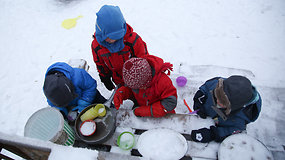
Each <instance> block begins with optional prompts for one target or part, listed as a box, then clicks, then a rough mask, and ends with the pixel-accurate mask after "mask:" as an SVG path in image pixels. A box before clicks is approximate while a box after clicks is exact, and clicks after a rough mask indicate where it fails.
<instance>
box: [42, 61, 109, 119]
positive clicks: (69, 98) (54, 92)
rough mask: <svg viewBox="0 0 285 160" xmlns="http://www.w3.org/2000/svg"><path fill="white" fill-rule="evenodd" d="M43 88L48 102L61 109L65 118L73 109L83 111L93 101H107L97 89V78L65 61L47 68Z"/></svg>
mask: <svg viewBox="0 0 285 160" xmlns="http://www.w3.org/2000/svg"><path fill="white" fill-rule="evenodd" d="M43 90H44V94H45V96H46V97H47V102H48V104H49V105H50V106H51V107H55V108H57V109H59V110H60V111H61V112H62V113H63V115H64V117H65V118H69V116H68V115H69V113H74V112H72V111H76V112H81V111H82V110H83V109H84V108H85V107H87V106H89V105H90V104H92V103H95V102H96V103H104V102H105V101H106V99H105V98H104V97H103V96H102V95H101V94H100V92H99V91H98V90H97V82H96V80H95V79H93V78H92V77H91V76H90V75H89V74H88V72H87V71H85V70H84V69H81V68H72V67H71V66H70V65H68V64H66V63H64V62H57V63H55V64H53V65H51V66H50V67H49V68H48V69H47V72H46V75H45V81H44V86H43ZM70 118H71V117H70Z"/></svg>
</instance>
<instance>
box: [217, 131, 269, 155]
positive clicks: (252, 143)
mask: <svg viewBox="0 0 285 160" xmlns="http://www.w3.org/2000/svg"><path fill="white" fill-rule="evenodd" d="M219 159H220V160H228V159H230V160H240V159H252V160H273V156H272V154H271V152H269V151H268V149H267V148H266V147H265V146H264V145H263V144H262V143H261V142H259V141H257V140H256V139H255V138H252V137H250V136H248V135H247V134H236V135H232V136H230V137H228V138H227V139H225V140H224V141H223V142H222V143H221V147H220V149H219Z"/></svg>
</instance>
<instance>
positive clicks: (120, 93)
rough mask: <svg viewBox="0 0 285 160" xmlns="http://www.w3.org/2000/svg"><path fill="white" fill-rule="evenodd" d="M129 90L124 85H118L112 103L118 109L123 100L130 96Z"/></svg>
mask: <svg viewBox="0 0 285 160" xmlns="http://www.w3.org/2000/svg"><path fill="white" fill-rule="evenodd" d="M131 92H132V91H131V90H130V89H129V88H127V87H125V86H122V87H120V88H119V89H118V90H117V91H116V93H115V95H114V105H115V107H116V109H117V110H118V109H119V108H120V106H121V104H123V101H124V100H126V99H129V98H130V97H131Z"/></svg>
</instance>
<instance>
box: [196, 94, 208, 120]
mask: <svg viewBox="0 0 285 160" xmlns="http://www.w3.org/2000/svg"><path fill="white" fill-rule="evenodd" d="M193 100H194V106H193V108H194V110H198V109H199V111H198V112H197V114H198V115H199V116H200V117H201V118H203V119H206V118H207V114H206V111H205V108H204V107H203V104H204V103H205V101H206V96H205V94H204V93H203V92H202V91H201V90H198V91H197V92H196V94H195V96H194V98H193Z"/></svg>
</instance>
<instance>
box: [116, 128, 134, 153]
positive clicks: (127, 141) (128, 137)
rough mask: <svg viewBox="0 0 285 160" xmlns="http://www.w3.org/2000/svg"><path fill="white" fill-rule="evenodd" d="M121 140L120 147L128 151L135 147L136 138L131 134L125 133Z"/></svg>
mask: <svg viewBox="0 0 285 160" xmlns="http://www.w3.org/2000/svg"><path fill="white" fill-rule="evenodd" d="M118 139H119V147H121V148H122V149H125V150H128V149H131V147H132V146H133V145H134V142H135V137H134V136H133V135H132V134H131V133H130V132H123V133H122V134H121V136H120V138H118Z"/></svg>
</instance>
